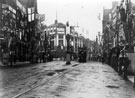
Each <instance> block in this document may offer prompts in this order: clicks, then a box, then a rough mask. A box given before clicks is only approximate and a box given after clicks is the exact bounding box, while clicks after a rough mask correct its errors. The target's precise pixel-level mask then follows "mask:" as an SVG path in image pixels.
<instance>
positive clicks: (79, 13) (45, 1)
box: [37, 0, 121, 40]
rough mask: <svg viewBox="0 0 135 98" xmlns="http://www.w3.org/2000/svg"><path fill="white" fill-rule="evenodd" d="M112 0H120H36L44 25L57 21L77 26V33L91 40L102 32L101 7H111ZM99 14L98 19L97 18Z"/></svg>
mask: <svg viewBox="0 0 135 98" xmlns="http://www.w3.org/2000/svg"><path fill="white" fill-rule="evenodd" d="M112 1H119V2H120V1H121V0H37V3H38V13H39V14H45V21H44V22H43V23H44V24H46V25H51V24H53V23H54V21H55V19H56V18H57V19H58V22H62V23H64V24H66V22H67V21H69V24H70V25H71V26H77V25H78V26H79V27H77V28H75V29H76V31H78V33H79V34H82V35H83V36H84V37H86V38H89V39H91V40H95V39H96V36H97V35H98V32H100V34H101V33H102V16H103V8H111V4H112ZM99 14H100V20H99V18H98V16H99Z"/></svg>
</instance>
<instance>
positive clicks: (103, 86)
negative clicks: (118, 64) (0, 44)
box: [0, 61, 135, 98]
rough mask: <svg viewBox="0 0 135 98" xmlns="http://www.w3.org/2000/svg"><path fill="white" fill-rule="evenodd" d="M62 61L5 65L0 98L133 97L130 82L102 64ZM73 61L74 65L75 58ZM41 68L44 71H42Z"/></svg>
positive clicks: (2, 71) (133, 91)
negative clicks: (11, 66) (24, 65)
mask: <svg viewBox="0 0 135 98" xmlns="http://www.w3.org/2000/svg"><path fill="white" fill-rule="evenodd" d="M64 63H65V62H62V61H61V62H57V61H54V62H49V63H45V64H41V65H40V64H39V65H36V66H35V65H32V66H29V67H23V68H13V70H12V72H11V70H9V69H1V73H4V74H6V76H5V78H1V79H0V81H1V82H0V83H1V89H0V96H1V98H89V97H91V98H134V97H135V90H134V89H133V83H132V82H130V81H125V80H123V78H122V77H120V76H119V75H118V73H116V72H115V71H114V70H113V69H112V68H111V67H110V66H108V65H106V64H102V63H98V62H88V63H80V64H79V65H78V66H71V65H69V66H63V65H64ZM73 64H75V65H77V63H76V62H73V63H72V65H73ZM32 69H33V70H34V69H35V71H32ZM30 70H31V71H30ZM36 70H38V71H36ZM49 70H50V71H49ZM64 70H68V71H64ZM44 71H46V72H45V73H43V72H44ZM28 72H29V74H28ZM56 72H57V73H56ZM30 73H31V74H30ZM13 74H14V75H13ZM39 74H42V75H39ZM15 75H16V76H15ZM8 76H9V77H8ZM14 76H15V77H16V78H15V77H14ZM26 76H27V77H26ZM28 76H29V77H28ZM9 78H11V79H9ZM7 79H9V80H7ZM10 80H12V81H10ZM15 80H16V81H15ZM20 80H21V81H20ZM4 81H5V82H4ZM14 81H15V82H14ZM19 81H20V82H19ZM2 83H6V84H5V85H4V84H2ZM39 84H40V85H39Z"/></svg>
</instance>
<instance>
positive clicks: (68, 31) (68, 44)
mask: <svg viewBox="0 0 135 98" xmlns="http://www.w3.org/2000/svg"><path fill="white" fill-rule="evenodd" d="M70 39H71V36H70V26H69V22H67V23H66V40H67V52H66V65H69V64H71V62H70Z"/></svg>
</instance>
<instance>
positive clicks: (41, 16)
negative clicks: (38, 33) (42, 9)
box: [40, 14, 45, 22]
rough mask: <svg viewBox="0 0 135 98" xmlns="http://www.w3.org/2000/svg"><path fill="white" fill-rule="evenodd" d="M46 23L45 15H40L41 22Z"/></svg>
mask: <svg viewBox="0 0 135 98" xmlns="http://www.w3.org/2000/svg"><path fill="white" fill-rule="evenodd" d="M43 21H45V14H40V22H43Z"/></svg>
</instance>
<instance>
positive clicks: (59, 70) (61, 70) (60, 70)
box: [55, 69, 67, 73]
mask: <svg viewBox="0 0 135 98" xmlns="http://www.w3.org/2000/svg"><path fill="white" fill-rule="evenodd" d="M65 70H67V69H57V70H55V72H58V73H59V72H63V71H65Z"/></svg>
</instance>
